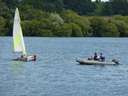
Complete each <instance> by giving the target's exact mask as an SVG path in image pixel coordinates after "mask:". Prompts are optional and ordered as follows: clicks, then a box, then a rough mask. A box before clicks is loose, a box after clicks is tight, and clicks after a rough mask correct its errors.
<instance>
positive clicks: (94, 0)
mask: <svg viewBox="0 0 128 96" xmlns="http://www.w3.org/2000/svg"><path fill="white" fill-rule="evenodd" d="M92 1H95V0H92ZM101 1H108V0H101Z"/></svg>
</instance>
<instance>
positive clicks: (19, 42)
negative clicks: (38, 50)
mask: <svg viewBox="0 0 128 96" xmlns="http://www.w3.org/2000/svg"><path fill="white" fill-rule="evenodd" d="M13 46H14V52H22V54H23V55H27V53H26V49H25V44H24V39H23V33H22V28H21V25H20V15H19V11H18V8H16V11H15V17H14V24H13Z"/></svg>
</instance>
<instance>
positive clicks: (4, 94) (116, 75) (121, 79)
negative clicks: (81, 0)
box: [0, 37, 128, 96]
mask: <svg viewBox="0 0 128 96" xmlns="http://www.w3.org/2000/svg"><path fill="white" fill-rule="evenodd" d="M25 44H26V46H27V52H28V53H29V54H32V53H36V54H37V56H38V60H37V61H36V62H27V63H26V62H25V63H24V62H13V61H11V59H13V58H15V57H16V55H14V54H13V53H12V50H13V48H12V38H10V37H0V96H127V95H128V91H127V90H128V59H127V58H128V50H127V48H128V39H127V38H120V39H119V38H30V37H26V38H25ZM95 51H97V52H103V53H104V55H105V56H106V57H107V58H108V59H111V58H117V59H119V60H120V62H121V65H118V66H93V65H92V66H86V65H85V66H81V65H78V63H77V62H75V59H76V58H78V57H80V58H84V57H88V56H91V55H92V54H93V52H95Z"/></svg>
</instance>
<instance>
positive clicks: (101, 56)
mask: <svg viewBox="0 0 128 96" xmlns="http://www.w3.org/2000/svg"><path fill="white" fill-rule="evenodd" d="M99 60H100V61H102V62H104V61H105V57H104V56H103V54H102V53H100V58H99Z"/></svg>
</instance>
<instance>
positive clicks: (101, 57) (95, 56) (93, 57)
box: [88, 52, 105, 62]
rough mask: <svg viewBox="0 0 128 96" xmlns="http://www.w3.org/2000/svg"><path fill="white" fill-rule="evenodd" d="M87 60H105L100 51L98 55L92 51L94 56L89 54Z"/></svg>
mask: <svg viewBox="0 0 128 96" xmlns="http://www.w3.org/2000/svg"><path fill="white" fill-rule="evenodd" d="M88 60H95V61H101V62H104V61H105V57H104V56H103V54H102V53H100V55H99V56H98V55H97V53H96V52H95V53H94V56H91V57H90V58H88Z"/></svg>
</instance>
